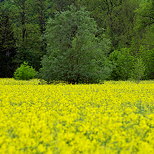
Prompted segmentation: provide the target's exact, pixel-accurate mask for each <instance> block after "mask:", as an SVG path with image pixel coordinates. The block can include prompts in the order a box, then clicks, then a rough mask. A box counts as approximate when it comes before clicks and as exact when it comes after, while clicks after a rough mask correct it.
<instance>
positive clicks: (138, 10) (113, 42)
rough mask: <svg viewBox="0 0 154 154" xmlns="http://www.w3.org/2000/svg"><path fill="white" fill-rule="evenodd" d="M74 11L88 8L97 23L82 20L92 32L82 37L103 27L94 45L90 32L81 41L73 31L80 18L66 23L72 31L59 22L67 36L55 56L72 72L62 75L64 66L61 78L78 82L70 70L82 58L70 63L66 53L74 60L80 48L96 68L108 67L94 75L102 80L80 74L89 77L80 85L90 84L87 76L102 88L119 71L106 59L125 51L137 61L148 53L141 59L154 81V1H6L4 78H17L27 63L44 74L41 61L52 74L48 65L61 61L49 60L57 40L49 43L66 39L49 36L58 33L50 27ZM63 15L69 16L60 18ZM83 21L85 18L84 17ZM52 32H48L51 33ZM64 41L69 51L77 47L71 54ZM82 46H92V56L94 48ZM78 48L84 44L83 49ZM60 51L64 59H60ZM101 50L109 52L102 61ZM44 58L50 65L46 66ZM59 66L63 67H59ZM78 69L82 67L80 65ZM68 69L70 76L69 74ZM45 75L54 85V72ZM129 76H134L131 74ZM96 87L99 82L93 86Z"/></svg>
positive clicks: (0, 4) (0, 39) (1, 44)
mask: <svg viewBox="0 0 154 154" xmlns="http://www.w3.org/2000/svg"><path fill="white" fill-rule="evenodd" d="M70 5H73V6H75V7H74V8H72V10H73V9H74V12H75V11H77V9H78V10H80V9H81V8H83V7H85V10H87V11H88V12H89V13H88V15H87V16H88V17H89V18H91V19H92V20H94V21H92V22H89V23H88V24H87V22H88V20H87V19H88V18H82V17H81V19H79V20H78V21H79V22H80V23H81V22H83V23H84V24H85V25H88V26H89V27H88V26H87V28H85V27H84V26H83V27H82V26H81V27H82V28H83V29H82V28H81V29H82V31H84V28H85V29H87V30H88V31H89V30H90V27H95V26H94V24H97V28H96V27H95V28H96V30H94V31H95V32H94V31H93V32H92V33H93V36H92V38H91V40H89V37H90V35H89V36H87V31H86V30H85V31H84V33H83V36H82V38H81V36H80V34H81V33H82V32H81V31H80V34H79V36H76V35H75V33H74V32H73V29H75V27H73V28H71V26H76V24H74V23H75V22H76V23H78V21H77V18H74V19H75V20H73V15H71V16H68V17H67V20H66V19H64V21H65V22H66V23H67V22H68V24H69V25H70V26H69V25H67V24H66V23H64V22H62V20H63V19H60V17H59V24H61V25H63V28H62V29H63V31H62V30H60V26H59V29H58V26H57V29H58V30H59V32H60V33H61V34H62V35H63V37H62V39H61V40H60V39H59V40H57V42H56V41H55V44H56V46H57V47H58V48H56V47H55V46H54V45H53V46H54V48H53V49H52V51H53V50H54V52H55V54H56V56H57V57H59V58H58V59H61V60H62V61H63V63H62V64H64V63H65V64H66V65H65V66H67V67H66V70H65V72H64V71H61V69H62V70H64V69H65V68H64V67H63V66H64V65H62V64H61V65H62V66H59V65H58V66H59V68H60V69H59V70H60V71H59V72H60V73H61V74H60V73H59V72H58V71H57V73H58V74H60V75H59V76H61V77H62V76H65V74H67V76H68V75H69V76H70V77H69V80H72V78H74V73H70V72H71V71H70V70H71V69H73V68H70V67H69V63H71V64H72V62H73V61H74V60H75V59H77V57H78V56H79V55H78V56H75V59H74V58H73V61H71V62H70V61H68V59H67V58H66V59H65V58H63V57H65V55H64V54H63V53H65V52H66V53H67V56H68V57H69V54H70V53H73V52H74V51H77V50H78V49H77V48H78V47H79V50H84V52H85V54H88V57H89V58H90V56H91V57H95V58H93V59H94V60H92V61H91V64H92V63H93V64H94V65H95V64H96V63H97V64H98V63H99V64H100V61H101V63H102V64H100V65H102V69H101V70H99V69H100V67H97V68H96V67H95V68H93V69H94V70H95V71H93V72H97V71H98V72H99V73H96V74H97V75H96V74H95V73H94V74H92V73H89V74H85V73H82V72H87V71H85V70H82V71H81V73H80V74H83V75H84V77H83V75H82V78H81V79H79V81H78V82H80V81H81V80H83V78H84V80H87V79H85V78H86V77H87V76H91V77H90V78H91V79H92V78H93V79H94V78H95V82H98V80H99V79H100V78H101V80H102V79H109V76H110V73H109V72H111V71H112V68H113V67H114V68H116V65H115V66H113V65H111V62H110V61H109V59H108V58H106V57H107V56H108V55H109V54H110V53H112V52H114V51H115V50H117V51H120V50H123V48H131V52H132V55H131V56H134V57H138V53H140V51H141V50H142V49H143V50H144V51H143V50H142V52H143V54H142V55H141V58H142V60H143V62H144V63H145V67H146V70H145V78H146V79H154V75H153V74H154V73H153V70H154V69H153V64H152V63H153V60H152V59H153V58H152V57H150V56H153V49H154V35H153V34H154V18H153V17H154V11H153V10H154V1H153V0H82V1H81V0H0V70H1V71H0V72H1V73H0V77H12V76H13V72H14V70H15V68H16V66H18V65H19V64H21V63H23V62H24V61H27V62H28V63H29V64H30V65H31V66H33V67H34V68H35V69H36V70H37V71H38V70H40V68H41V66H42V65H41V61H42V63H43V64H44V66H45V65H46V68H48V65H47V63H46V62H45V60H47V61H52V62H55V59H54V60H53V59H51V57H53V56H49V55H50V54H49V51H51V49H49V48H50V47H51V44H53V43H51V42H53V40H51V41H49V39H51V38H52V37H53V38H57V37H58V36H59V38H60V33H59V34H58V35H57V36H56V37H54V36H55V35H56V34H52V36H49V34H48V32H49V33H51V31H52V30H51V29H52V28H49V25H52V24H51V22H53V21H56V20H57V17H58V16H61V17H62V16H63V17H64V12H65V13H66V12H67V13H68V12H69V11H70ZM61 13H62V14H63V15H60V14H61ZM57 14H59V15H57ZM82 15H85V14H84V13H83V14H82ZM82 15H81V16H82ZM79 16H80V15H79ZM74 17H75V16H74ZM64 18H65V17H64ZM60 20H61V23H60ZM81 20H82V21H81ZM48 22H50V23H48ZM71 22H72V23H71ZM57 24H58V21H57ZM82 25H83V24H82ZM46 26H47V27H48V28H47V30H46ZM55 27H56V26H55ZM69 30H70V33H67V34H65V32H67V31H69ZM55 31H56V30H55ZM45 32H46V34H45ZM78 32H79V29H78V30H77V33H78ZM73 33H74V34H73ZM104 34H105V35H104ZM67 35H68V36H67ZM71 35H72V36H71ZM64 36H65V37H64ZM94 36H95V39H94ZM108 38H109V39H110V41H109V40H108ZM83 39H85V40H86V39H87V40H88V41H87V42H86V43H85V42H83ZM93 39H94V40H93ZM64 40H65V41H66V42H67V41H68V42H69V44H68V46H69V45H70V44H71V46H72V47H70V48H69V47H68V48H66V46H67V43H66V42H65V41H64ZM90 41H91V42H90ZM64 42H65V43H66V44H65V43H64ZM80 42H83V44H84V43H85V44H86V45H85V46H89V47H90V48H91V49H90V50H91V51H90V50H89V51H88V47H87V48H86V49H84V47H83V44H81V43H80ZM60 44H62V45H60ZM75 44H78V46H77V45H75ZM97 44H99V45H98V46H99V47H95V46H97ZM103 44H104V45H103ZM63 45H64V46H63ZM49 46H50V47H49ZM60 46H61V47H60ZM59 48H60V53H59V54H57V52H58V50H59ZM94 48H96V51H94ZM101 48H102V51H104V53H102V56H99V54H96V56H95V55H94V56H92V54H94V53H98V52H99V51H101ZM98 50H99V51H98ZM62 51H63V52H62ZM148 51H149V52H150V53H149V52H148ZM121 52H122V51H121ZM99 53H100V52H99ZM74 54H75V53H74ZM104 54H105V56H104ZM44 55H46V56H47V58H43V56H44ZM84 56H85V55H83V58H82V59H81V60H82V62H85V63H86V61H87V59H86V58H88V57H86V58H85V59H84ZM44 57H45V56H44ZM97 57H100V58H97ZM139 57H140V56H139ZM42 58H43V59H44V60H42ZM49 58H50V59H49ZM56 59H57V58H56ZM83 59H84V60H83ZM95 59H101V60H95ZM147 59H149V60H150V61H147ZM43 61H44V62H43ZM65 61H66V62H65ZM126 63H127V62H126ZM55 65H57V64H56V63H55ZM87 65H88V66H89V70H91V72H92V70H93V69H91V66H90V65H89V64H88V61H87V64H85V66H87ZM100 65H99V66H100ZM119 65H120V64H119ZM71 66H72V65H71ZM95 66H96V65H95ZM75 67H77V65H76V66H75ZM85 68H87V67H85ZM68 69H69V71H67V70H68ZM74 69H75V70H76V72H80V70H79V68H74ZM54 70H55V69H54ZM96 70H97V71H96ZM44 72H46V73H44V78H46V79H48V78H49V75H48V70H47V69H46V70H45V67H44ZM49 72H50V73H49V74H51V71H49ZM100 72H102V73H100ZM107 72H108V73H107ZM113 72H114V71H113ZM122 72H124V71H122ZM45 74H47V75H45ZM76 74H77V73H76ZM98 74H99V76H100V77H96V76H98ZM124 74H125V73H124ZM126 74H131V70H130V71H129V72H128V73H126ZM45 76H46V77H45ZM80 76H81V75H80ZM113 76H117V75H116V74H115V75H114V74H113V73H112V79H114V78H116V77H113ZM126 76H127V77H126ZM126 76H124V77H117V79H121V78H123V80H125V79H128V76H129V75H126ZM54 79H55V77H54ZM91 79H88V80H91ZM56 80H61V78H59V77H58V78H57V79H56ZM67 80H68V79H67ZM71 82H74V81H71ZM91 82H93V81H92V80H91Z"/></svg>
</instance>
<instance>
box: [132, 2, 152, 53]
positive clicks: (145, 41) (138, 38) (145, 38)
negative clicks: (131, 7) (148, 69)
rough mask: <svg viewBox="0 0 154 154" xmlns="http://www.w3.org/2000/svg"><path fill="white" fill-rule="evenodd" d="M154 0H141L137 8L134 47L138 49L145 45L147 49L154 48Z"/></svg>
mask: <svg viewBox="0 0 154 154" xmlns="http://www.w3.org/2000/svg"><path fill="white" fill-rule="evenodd" d="M153 10H154V1H153V0H149V1H141V3H140V5H139V8H138V9H137V10H136V21H135V26H134V37H133V44H132V48H133V49H135V50H136V51H138V50H139V49H140V47H141V46H142V47H143V46H144V48H146V49H147V50H151V49H153V48H154V35H153V33H154V11H153Z"/></svg>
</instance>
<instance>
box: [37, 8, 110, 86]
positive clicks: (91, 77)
mask: <svg viewBox="0 0 154 154" xmlns="http://www.w3.org/2000/svg"><path fill="white" fill-rule="evenodd" d="M96 33H97V26H96V23H95V21H94V19H93V18H90V15H89V12H87V11H85V10H84V9H80V10H77V9H76V8H74V7H71V8H70V10H68V11H64V12H62V13H61V14H57V15H56V17H55V19H50V20H49V21H48V25H47V30H46V39H47V44H48V47H47V49H48V53H47V55H46V56H44V58H43V60H42V69H41V70H40V72H41V73H40V75H41V77H42V78H43V79H45V80H47V81H48V82H50V81H53V80H63V81H67V82H69V83H80V82H98V81H99V80H103V79H104V78H105V77H106V74H107V73H109V69H110V68H108V69H107V67H106V66H105V63H106V62H107V60H106V56H105V54H106V53H107V52H108V49H109V47H108V46H109V45H110V41H109V40H108V39H106V38H105V36H104V38H103V41H100V40H99V39H98V38H97V37H96V36H95V35H96ZM105 70H106V71H105Z"/></svg>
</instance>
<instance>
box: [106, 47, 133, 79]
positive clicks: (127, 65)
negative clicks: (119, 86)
mask: <svg viewBox="0 0 154 154" xmlns="http://www.w3.org/2000/svg"><path fill="white" fill-rule="evenodd" d="M109 58H110V60H111V61H112V63H113V65H114V69H113V71H112V74H111V79H112V80H128V79H129V78H130V73H131V70H132V69H133V65H134V57H133V56H132V55H131V51H130V49H129V48H123V49H121V50H115V51H114V52H112V53H111V54H110V57H109Z"/></svg>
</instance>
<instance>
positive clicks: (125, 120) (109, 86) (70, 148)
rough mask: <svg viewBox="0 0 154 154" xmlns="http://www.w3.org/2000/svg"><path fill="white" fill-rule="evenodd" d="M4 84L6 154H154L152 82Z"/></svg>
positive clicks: (1, 137) (1, 119) (2, 123)
mask: <svg viewBox="0 0 154 154" xmlns="http://www.w3.org/2000/svg"><path fill="white" fill-rule="evenodd" d="M6 80H7V79H0V94H1V95H0V100H1V101H0V106H1V109H0V115H1V116H0V127H1V129H0V134H1V135H0V142H1V148H0V153H2V154H3V153H7V154H9V153H12V154H13V153H28V154H31V153H50V154H52V153H61V154H65V153H67V154H72V153H83V154H89V153H91V154H96V153H98V154H102V153H108V154H117V153H121V154H123V153H151V154H152V153H154V140H153V138H154V129H153V127H154V114H153V113H154V103H153V100H154V82H149V81H145V82H140V83H139V84H136V83H134V82H115V83H112V82H105V84H98V85H97V84H94V85H82V84H81V85H56V86H55V85H35V81H34V82H32V81H19V85H15V86H12V85H11V81H10V85H5V86H4V85H2V84H1V83H3V81H4V82H6ZM8 81H9V80H8ZM12 82H14V81H12ZM21 82H22V83H25V85H22V86H21V85H20V84H21ZM28 82H29V84H31V85H27V84H28ZM7 84H8V83H7ZM16 84H17V83H16Z"/></svg>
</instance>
